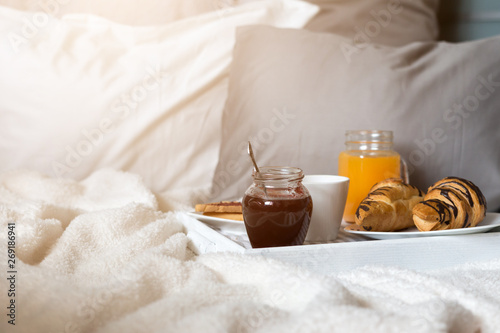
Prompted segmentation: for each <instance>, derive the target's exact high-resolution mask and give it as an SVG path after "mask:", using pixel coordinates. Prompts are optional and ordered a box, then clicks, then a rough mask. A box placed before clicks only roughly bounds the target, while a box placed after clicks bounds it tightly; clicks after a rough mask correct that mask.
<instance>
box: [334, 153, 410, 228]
mask: <svg viewBox="0 0 500 333" xmlns="http://www.w3.org/2000/svg"><path fill="white" fill-rule="evenodd" d="M400 162H401V161H400V156H399V154H398V153H397V152H395V151H392V150H386V151H359V150H358V151H356V150H350V151H343V152H341V153H340V155H339V170H338V174H339V175H340V176H345V177H348V178H349V179H350V180H349V192H348V194H347V203H346V206H345V210H344V220H346V221H347V222H354V215H355V214H356V210H357V208H358V206H359V204H360V203H361V201H362V200H363V199H364V198H365V197H366V196H367V194H368V192H370V188H371V187H372V186H373V185H375V183H377V182H379V181H381V180H384V179H386V178H392V177H398V178H399V177H400Z"/></svg>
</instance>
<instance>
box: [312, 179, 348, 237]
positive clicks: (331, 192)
mask: <svg viewBox="0 0 500 333" xmlns="http://www.w3.org/2000/svg"><path fill="white" fill-rule="evenodd" d="M302 184H304V185H305V186H306V187H307V189H308V190H309V193H310V194H311V198H312V200H313V212H312V216H311V223H310V224H309V230H308V231H307V235H306V242H314V243H326V242H331V241H333V240H335V238H337V234H338V232H339V229H340V224H341V223H342V216H343V215H344V207H345V203H346V200H347V190H348V189H349V178H347V177H342V176H335V175H306V176H305V177H304V179H303V180H302Z"/></svg>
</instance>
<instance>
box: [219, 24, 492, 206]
mask: <svg viewBox="0 0 500 333" xmlns="http://www.w3.org/2000/svg"><path fill="white" fill-rule="evenodd" d="M345 41H346V40H345V39H344V38H342V37H339V36H335V35H331V34H320V33H312V32H308V31H298V30H297V31H296V30H290V29H275V28H267V27H243V28H240V29H239V30H238V34H237V42H236V46H235V50H234V54H233V57H234V58H233V59H234V60H233V65H232V67H231V74H230V85H229V96H228V101H227V104H226V107H225V110H224V115H223V130H224V131H223V137H222V146H221V156H220V158H219V164H218V166H217V170H216V175H215V178H214V184H213V198H215V199H230V198H237V197H241V196H242V195H243V192H244V190H245V189H246V188H247V186H248V185H249V184H250V182H251V170H252V164H251V162H250V159H249V157H248V156H247V154H246V145H247V141H248V140H251V141H252V143H253V146H254V151H255V155H256V158H257V162H258V163H259V164H261V165H289V166H296V167H300V168H302V169H303V170H304V171H305V172H306V173H307V174H318V173H319V174H323V173H326V174H336V173H337V157H338V154H339V153H340V151H342V150H343V149H344V138H345V137H344V134H345V131H346V130H351V129H383V130H392V131H394V137H395V149H396V150H397V151H399V152H400V153H401V154H402V156H403V157H404V158H405V159H406V161H407V162H408V164H409V166H410V170H411V176H410V179H411V182H412V183H413V184H414V185H416V186H418V187H420V188H421V189H422V190H426V189H427V187H428V186H430V185H431V184H432V183H434V182H435V181H437V180H439V179H441V178H443V177H446V176H458V177H463V178H466V179H469V180H471V181H473V182H474V183H476V184H477V185H478V186H479V187H480V188H481V189H482V190H483V192H484V194H485V196H486V198H487V200H488V203H489V209H490V210H494V209H498V208H499V207H500V154H499V147H500V57H499V56H498V55H499V54H500V37H494V38H490V39H485V40H480V41H474V42H467V43H461V44H448V43H444V42H426V43H412V44H409V45H407V46H404V47H398V48H396V47H382V46H376V45H365V46H364V47H363V48H360V49H357V50H356V52H355V53H353V54H351V55H350V56H346V53H345V52H344V50H345V49H344V48H343V45H344V43H345Z"/></svg>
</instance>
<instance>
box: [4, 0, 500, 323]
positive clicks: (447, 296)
mask: <svg viewBox="0 0 500 333" xmlns="http://www.w3.org/2000/svg"><path fill="white" fill-rule="evenodd" d="M471 3H472V2H466V3H465V4H464V3H463V2H461V6H463V8H465V9H466V10H469V9H470V8H474V9H475V8H476V7H474V6H471V5H470V4H471ZM477 3H478V6H484V8H485V10H484V11H482V12H480V14H474V13H472V12H469V15H465V16H464V13H461V14H460V13H459V14H458V15H457V14H456V13H455V12H454V11H453V12H448V11H447V8H449V7H448V5H447V2H446V1H442V2H441V4H440V3H439V1H437V0H428V1H412V0H401V1H397V0H391V1H379V0H377V1H366V0H356V1H352V0H351V1H327V0H311V1H307V2H306V1H299V0H260V1H251V0H244V1H223V0H220V1H219V0H217V1H207V0H205V1H201V0H190V1H187V0H185V1H175V0H169V1H164V2H162V3H161V4H158V3H156V2H155V1H144V2H141V5H140V6H138V5H137V3H136V2H135V1H131V0H130V1H121V2H118V1H111V0H110V1H106V2H101V3H100V4H98V3H97V1H87V2H81V1H76V0H74V1H62V0H52V1H48V0H47V1H38V2H34V1H8V0H3V1H0V5H1V6H0V34H1V35H2V38H1V39H0V59H1V61H0V73H1V76H0V91H1V98H0V133H1V134H0V225H1V229H2V231H1V232H0V240H1V244H2V245H1V247H2V250H1V251H2V252H3V253H4V254H2V257H3V258H4V259H2V261H1V265H0V266H1V278H0V289H1V291H0V303H1V308H2V309H3V310H2V320H1V321H0V330H1V331H2V332H202V331H203V332H284V331H287V332H331V331H340V332H497V331H498V327H500V278H499V276H500V228H499V227H496V228H492V229H490V230H488V232H484V233H478V234H470V235H458V236H443V237H426V238H423V237H422V238H411V239H395V240H390V239H389V240H369V239H367V238H363V237H361V238H360V237H354V236H349V235H348V234H347V233H345V232H344V233H343V232H341V233H340V234H339V238H338V239H337V240H336V241H335V242H332V243H328V244H306V245H302V246H294V247H282V248H274V249H272V248H270V249H263V250H256V249H251V248H248V246H244V244H243V243H242V242H241V239H238V238H237V237H233V236H234V235H233V236H231V235H230V234H228V233H224V232H223V230H220V229H214V228H211V227H210V226H209V225H207V224H206V223H203V222H202V221H199V220H198V219H196V218H193V217H192V214H190V213H191V212H192V211H193V207H194V205H195V204H196V203H200V202H209V201H216V200H233V199H238V198H240V197H241V195H242V193H243V191H244V190H245V189H246V188H247V187H248V186H249V184H250V182H251V176H250V175H251V171H252V168H253V166H252V164H251V161H250V160H249V158H248V156H247V154H246V144H247V142H248V140H251V141H252V144H253V145H254V151H255V153H256V155H257V157H258V160H259V163H260V164H262V165H271V164H278V165H293V166H298V167H300V168H302V169H303V170H304V172H305V173H306V174H336V173H337V156H338V154H339V152H340V151H341V150H343V144H344V141H343V140H344V132H345V130H347V129H365V128H375V129H389V130H392V131H393V132H394V137H395V149H396V150H397V151H398V152H399V153H400V154H401V155H402V156H403V157H404V158H405V160H406V161H407V163H408V166H409V170H410V181H411V183H412V184H414V185H415V186H417V187H419V188H421V189H423V190H425V189H427V187H429V186H430V185H431V184H433V183H434V182H435V181H437V180H439V179H441V178H443V177H447V176H460V177H463V178H466V179H469V180H471V181H473V182H474V183H475V184H477V185H478V186H479V187H480V188H481V190H482V191H483V193H484V195H485V197H486V199H487V202H488V213H487V214H488V216H490V217H492V218H493V219H497V218H498V216H500V154H499V152H498V146H499V144H500V130H499V128H500V127H499V125H500V113H499V112H500V110H499V106H500V93H499V91H500V90H499V89H500V58H499V57H498V54H499V51H500V38H499V37H498V33H500V29H498V23H495V22H496V21H495V18H496V17H497V16H495V14H494V13H495V10H497V11H498V10H499V9H498V8H495V5H494V4H490V3H486V2H480V1H478V2H477ZM440 6H441V9H440ZM443 8H444V9H443ZM458 8H462V7H458ZM471 13H472V14H471ZM485 13H489V14H487V15H486V14H485ZM497 13H498V12H497ZM466 14H467V13H466ZM457 17H458V18H461V19H462V21H463V22H465V23H463V22H461V23H460V24H459V25H456V24H455V23H456V22H455V21H454V20H456V19H457ZM464 17H465V19H464ZM485 17H486V20H487V21H488V22H487V24H486V25H487V27H486V26H485V28H484V30H483V29H482V28H480V27H478V24H479V25H481V24H483V23H484V22H483V21H484V20H485ZM464 20H465V21H464ZM471 20H479V21H481V20H483V21H481V22H479V23H477V24H476V25H473V26H474V28H473V29H471V30H466V26H468V25H471ZM440 21H441V29H440ZM443 22H444V23H443ZM453 22H455V23H453ZM452 23H453V24H452ZM455 28H456V29H455ZM440 30H441V32H440ZM466 31H472V32H471V33H467V32H466ZM242 244H243V245H242Z"/></svg>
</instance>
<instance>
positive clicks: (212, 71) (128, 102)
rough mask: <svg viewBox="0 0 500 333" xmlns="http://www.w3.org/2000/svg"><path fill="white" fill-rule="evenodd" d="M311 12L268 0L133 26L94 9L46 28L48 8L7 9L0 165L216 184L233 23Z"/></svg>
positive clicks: (158, 187) (184, 184) (1, 53)
mask: <svg viewBox="0 0 500 333" xmlns="http://www.w3.org/2000/svg"><path fill="white" fill-rule="evenodd" d="M316 12H317V8H316V7H315V6H313V5H310V4H308V3H305V2H301V1H290V0H284V1H278V0H277V1H262V2H260V3H253V4H248V5H246V6H240V7H236V8H233V9H231V10H226V11H224V12H220V13H219V12H212V13H208V14H205V15H201V16H197V17H193V18H190V19H186V20H182V21H177V22H175V23H172V24H170V25H165V26H161V27H131V26H123V25H120V24H116V23H112V22H110V21H107V20H104V19H101V18H98V17H95V16H89V15H79V16H66V17H65V18H64V19H62V20H58V19H54V18H50V19H48V21H47V22H46V24H45V25H42V22H44V21H43V18H44V16H43V13H38V14H35V15H33V14H32V13H26V12H19V11H17V10H13V9H9V8H3V7H0V31H2V34H1V38H0V59H1V61H0V73H2V74H1V76H0V91H1V92H2V98H1V99H0V171H4V170H9V169H16V168H28V169H34V170H36V171H40V172H43V173H47V174H49V175H51V176H58V177H71V178H75V179H82V178H84V177H86V176H88V175H90V174H91V173H92V172H93V171H94V170H96V169H99V168H102V167H112V168H115V169H122V170H126V171H131V172H135V173H137V174H139V175H141V176H142V177H143V178H144V180H145V182H146V184H147V185H148V186H150V187H151V188H152V189H153V190H154V191H157V192H160V191H164V190H166V189H173V188H176V189H180V188H189V189H198V188H209V187H210V185H211V182H212V176H213V173H214V170H215V167H216V164H217V159H218V153H219V146H220V121H221V116H222V110H223V107H224V102H225V100H226V96H227V82H228V74H229V66H230V63H231V54H232V48H233V45H234V38H235V36H234V34H235V27H236V26H239V25H245V24H271V25H276V26H281V27H293V28H300V27H302V26H303V25H304V24H305V23H306V22H307V21H308V19H309V18H310V17H312V16H313V15H314V14H315V13H316ZM37 15H38V16H37ZM30 23H32V24H33V26H34V27H35V28H36V29H32V30H30V29H31V28H30V26H29V24H30ZM37 25H39V26H37ZM28 32H30V33H31V35H30V34H28Z"/></svg>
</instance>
